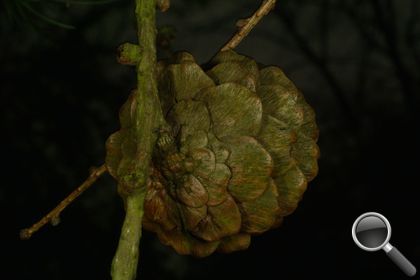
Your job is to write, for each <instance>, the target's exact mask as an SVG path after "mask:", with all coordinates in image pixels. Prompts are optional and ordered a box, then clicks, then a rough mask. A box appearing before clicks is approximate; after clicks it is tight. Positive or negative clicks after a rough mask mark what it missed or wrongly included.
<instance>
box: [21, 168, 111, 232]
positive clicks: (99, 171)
mask: <svg viewBox="0 0 420 280" xmlns="http://www.w3.org/2000/svg"><path fill="white" fill-rule="evenodd" d="M106 171H107V170H106V166H105V164H104V165H101V166H100V167H98V168H95V169H94V170H92V171H91V173H90V175H89V177H88V178H87V179H86V181H84V182H83V183H82V184H81V185H80V186H79V187H78V188H77V189H75V190H74V191H73V192H72V193H71V194H70V195H69V196H67V197H66V198H65V199H64V200H62V201H61V202H60V204H58V205H57V206H56V207H55V208H54V209H53V210H51V212H49V213H48V214H47V215H45V216H44V217H43V218H42V219H41V220H39V221H38V222H37V223H35V224H34V225H33V226H31V227H30V228H25V229H23V230H21V231H20V238H21V239H29V238H30V237H31V236H32V234H34V233H35V232H37V231H38V230H39V229H40V228H41V227H43V226H44V225H46V224H47V223H49V222H51V223H55V221H57V219H58V217H59V215H60V213H61V212H62V211H63V210H64V209H65V208H66V207H67V206H68V205H69V204H70V203H72V202H73V200H75V199H76V198H77V197H78V196H79V195H81V194H82V193H83V192H84V191H85V190H87V189H88V188H89V187H90V186H92V185H93V183H95V181H96V180H97V179H98V178H99V177H101V176H102V175H103V174H104V173H105V172H106Z"/></svg>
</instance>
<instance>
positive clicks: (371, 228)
mask: <svg viewBox="0 0 420 280" xmlns="http://www.w3.org/2000/svg"><path fill="white" fill-rule="evenodd" d="M356 237H357V240H359V242H360V243H361V244H362V245H363V246H365V247H367V248H372V249H373V248H378V247H380V246H382V245H383V244H384V242H385V241H386V239H387V237H388V228H387V226H386V224H385V222H384V221H383V220H382V219H380V218H378V217H374V216H367V217H365V218H363V219H361V220H360V221H359V223H358V224H357V226H356Z"/></svg>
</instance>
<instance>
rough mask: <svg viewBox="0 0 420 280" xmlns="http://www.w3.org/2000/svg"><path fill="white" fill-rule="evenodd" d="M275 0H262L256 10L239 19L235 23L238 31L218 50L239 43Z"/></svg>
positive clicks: (234, 46)
mask: <svg viewBox="0 0 420 280" xmlns="http://www.w3.org/2000/svg"><path fill="white" fill-rule="evenodd" d="M275 4H276V0H264V1H263V2H262V4H261V6H260V7H259V8H258V10H256V11H255V13H254V14H253V15H252V16H250V17H249V18H247V19H241V20H239V21H238V22H237V23H236V26H237V27H238V31H237V32H236V33H235V35H233V37H232V38H231V39H230V40H229V41H228V42H227V43H226V44H225V45H224V46H223V48H222V49H221V50H220V51H227V50H231V49H234V48H236V47H237V46H238V45H239V43H240V42H241V41H242V40H243V39H244V38H245V37H246V36H247V35H248V34H249V32H250V31H251V30H252V29H253V28H254V27H255V26H256V25H257V23H258V22H259V21H260V20H261V19H262V18H263V17H264V16H265V15H267V14H268V13H269V12H270V11H271V10H272V9H273V8H274V6H275Z"/></svg>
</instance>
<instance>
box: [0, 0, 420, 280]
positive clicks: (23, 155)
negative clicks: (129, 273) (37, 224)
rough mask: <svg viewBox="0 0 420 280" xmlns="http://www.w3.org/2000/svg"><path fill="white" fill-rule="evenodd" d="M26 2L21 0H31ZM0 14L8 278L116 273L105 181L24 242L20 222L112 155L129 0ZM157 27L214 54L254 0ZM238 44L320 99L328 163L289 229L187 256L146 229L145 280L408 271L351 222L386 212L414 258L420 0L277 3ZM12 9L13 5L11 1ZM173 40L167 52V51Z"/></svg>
mask: <svg viewBox="0 0 420 280" xmlns="http://www.w3.org/2000/svg"><path fill="white" fill-rule="evenodd" d="M21 1H24V0H21ZM12 2H15V3H18V1H10V0H9V1H6V2H4V3H6V4H7V3H8V4H9V6H7V7H9V9H8V11H11V14H12V16H7V14H6V10H5V9H3V8H4V6H2V9H0V32H1V33H0V34H1V37H0V97H1V99H0V112H1V121H0V123H1V132H0V133H1V134H0V135H1V142H2V145H1V148H2V152H1V155H2V168H1V178H2V179H1V188H0V210H1V213H2V214H1V219H2V220H1V222H0V225H1V230H0V232H1V235H2V238H1V244H2V247H1V248H0V256H1V261H0V268H1V270H0V271H1V274H0V275H2V276H1V278H2V279H37V278H42V279H107V278H109V268H110V263H111V260H112V256H113V254H114V251H115V248H116V246H117V241H118V236H119V230H120V226H121V223H122V220H123V214H124V213H123V207H122V203H121V200H120V199H119V197H118V196H117V194H116V188H115V183H114V181H113V180H112V179H111V178H110V176H105V177H104V178H102V179H100V180H99V181H98V182H97V183H96V185H95V186H94V187H93V188H92V189H90V190H89V191H87V193H86V194H84V195H83V196H82V197H81V198H80V199H79V200H78V201H77V202H75V203H74V204H73V205H71V206H70V207H69V208H68V209H67V210H66V211H65V213H63V214H62V217H61V218H62V221H61V223H60V224H59V225H58V226H57V227H51V226H47V227H46V228H44V229H42V230H41V231H40V232H39V233H37V234H36V235H35V236H34V237H33V238H32V239H31V240H29V241H20V240H19V239H18V232H19V229H21V228H23V227H26V226H28V225H30V224H31V223H33V222H34V221H36V220H37V219H38V218H40V217H41V215H43V214H45V213H46V212H47V211H49V210H50V209H51V208H52V207H53V206H54V205H55V204H56V203H57V202H58V201H60V199H62V198H63V197H64V196H65V195H67V194H68V193H69V192H70V191H71V190H72V189H73V188H74V187H76V186H77V185H78V184H79V183H80V182H81V181H82V180H84V178H85V177H86V176H87V170H88V169H89V168H90V167H91V166H98V165H100V164H101V163H102V162H103V158H104V141H105V139H106V138H107V136H108V135H109V134H110V133H112V132H113V131H115V130H116V129H117V128H118V120H117V114H118V108H119V106H121V104H122V103H123V102H124V99H125V98H126V97H127V95H128V93H129V91H130V89H132V88H133V86H134V84H135V80H134V78H135V77H134V70H133V69H131V68H129V67H126V66H121V65H118V64H117V63H116V61H115V49H116V47H117V46H118V45H119V44H120V43H122V42H125V41H134V40H135V29H134V27H135V26H134V18H133V12H132V11H133V3H132V2H133V1H125V0H120V1H114V2H110V3H104V4H100V5H76V4H72V3H71V1H70V4H69V5H63V4H60V3H55V2H47V1H40V2H28V1H25V5H26V6H27V5H28V3H29V5H30V7H31V8H32V9H36V10H37V11H39V12H42V13H44V14H46V15H48V16H50V17H51V18H54V19H56V20H58V21H62V22H65V23H70V24H73V25H74V26H75V27H76V28H75V29H73V30H67V29H62V28H59V27H56V26H53V25H50V24H47V23H46V22H45V21H44V20H42V19H41V18H39V17H38V16H36V15H35V14H34V13H32V12H31V11H30V10H29V9H27V8H25V7H24V8H21V9H20V11H19V9H17V8H16V7H17V6H12V8H10V7H11V6H10V3H12ZM172 2H173V3H172V7H171V9H170V10H169V11H168V12H167V13H165V14H159V16H158V24H159V26H162V25H169V26H172V28H175V29H176V36H175V39H174V40H173V41H172V45H171V47H172V49H173V50H183V49H185V50H189V51H190V52H191V53H193V54H194V55H195V56H196V58H197V60H198V61H200V62H202V63H205V62H206V61H207V60H208V59H209V58H210V57H211V56H212V55H213V54H214V53H215V52H216V51H217V50H218V49H219V48H220V47H221V46H222V45H223V43H224V42H225V41H226V40H227V39H228V38H229V37H230V35H231V34H232V33H233V32H234V23H235V21H236V20H237V19H239V18H243V17H245V16H247V15H249V14H250V13H251V12H252V11H253V10H255V8H256V7H257V6H258V5H259V1H243V0H242V1H240V0H235V1H223V0H214V1H199V0H173V1H172ZM278 2H279V3H278V5H277V8H276V10H275V11H273V12H272V13H271V14H270V15H269V16H267V17H266V18H265V19H264V20H263V21H262V22H261V24H260V25H258V26H257V27H256V28H255V29H254V30H253V32H252V33H251V34H250V36H249V37H247V38H246V40H245V41H244V42H243V43H242V44H241V45H240V46H239V47H238V51H239V52H242V53H244V54H247V55H249V56H252V57H254V58H255V59H256V60H258V61H259V62H262V63H265V64H275V65H279V66H280V67H281V68H283V69H284V71H285V72H286V73H287V75H288V76H289V77H290V78H291V79H292V80H293V81H294V82H295V83H296V85H297V86H298V87H299V88H300V89H301V90H302V91H303V92H304V94H305V97H306V99H307V100H308V102H309V103H310V104H311V105H312V106H313V107H314V108H315V110H316V112H317V119H318V123H319V127H320V140H319V145H320V149H321V154H322V156H321V159H320V161H319V163H320V172H319V175H318V177H317V178H316V179H315V180H314V181H313V182H312V183H311V184H310V186H309V188H308V191H307V192H306V194H305V196H304V199H303V200H302V202H301V203H300V206H299V208H298V209H297V211H296V212H295V213H294V214H293V215H291V216H289V217H288V218H287V219H286V220H285V222H284V224H283V226H282V227H280V228H279V229H275V230H272V231H270V232H267V233H265V234H263V235H261V236H257V237H254V238H253V240H252V243H251V246H250V248H249V249H248V250H246V251H243V252H238V253H233V254H230V255H222V254H214V255H212V256H210V257H207V258H205V259H195V258H191V257H188V256H179V255H177V254H176V253H174V252H173V250H172V249H170V248H167V247H165V246H163V245H161V244H160V243H159V241H158V240H157V239H156V237H155V236H154V235H153V234H151V233H144V236H143V239H142V242H141V255H140V268H139V277H138V279H220V278H228V277H229V278H235V279H260V278H263V279H308V278H322V279H380V278H382V279H383V278H384V277H386V279H404V278H405V276H404V275H403V274H402V273H401V272H400V271H399V270H398V269H397V268H396V267H395V266H394V265H393V264H392V263H391V262H390V260H388V259H387V257H386V256H385V254H384V253H383V252H376V253H368V252H364V251H362V250H360V249H359V248H358V247H356V245H355V244H354V243H353V241H352V239H351V225H352V223H353V221H354V219H355V218H356V217H357V216H358V215H359V214H361V213H363V212H366V211H378V212H381V213H382V214H384V215H385V216H387V218H388V219H389V220H390V222H391V224H392V227H393V236H392V238H391V241H392V244H393V245H395V246H397V247H398V248H399V249H400V251H402V252H403V253H405V255H406V256H407V257H408V258H409V259H410V260H411V261H412V262H413V263H414V264H416V265H417V266H418V267H419V266H420V243H419V241H418V237H419V236H420V227H419V225H418V222H419V215H420V214H419V213H420V211H419V210H420V206H419V199H418V196H419V187H420V185H419V183H418V178H419V167H420V160H419V156H420V145H419V143H420V136H419V130H420V125H419V122H418V121H419V109H420V106H419V100H420V94H419V89H420V87H419V81H420V80H419V78H420V77H419V76H420V17H419V13H420V8H419V3H417V2H418V1H416V0H413V1H409V0H401V1H400V0H394V1H392V0H384V1H380V0H377V1H376V0H365V1H358V0H347V1H334V0H317V1H313V0H311V1H310V0H306V1H305V0H293V1H292V0H282V1H280V0H279V1H278ZM13 7H14V8H13ZM167 51H168V50H167V49H166V50H164V49H162V48H161V49H160V54H159V55H160V56H161V57H164V56H165V55H166V53H167Z"/></svg>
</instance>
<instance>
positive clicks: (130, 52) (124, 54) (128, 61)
mask: <svg viewBox="0 0 420 280" xmlns="http://www.w3.org/2000/svg"><path fill="white" fill-rule="evenodd" d="M140 53H141V47H140V46H139V45H136V44H132V43H124V44H122V45H120V46H119V47H118V52H117V61H118V63H120V64H123V65H137V63H138V62H139V61H140Z"/></svg>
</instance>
